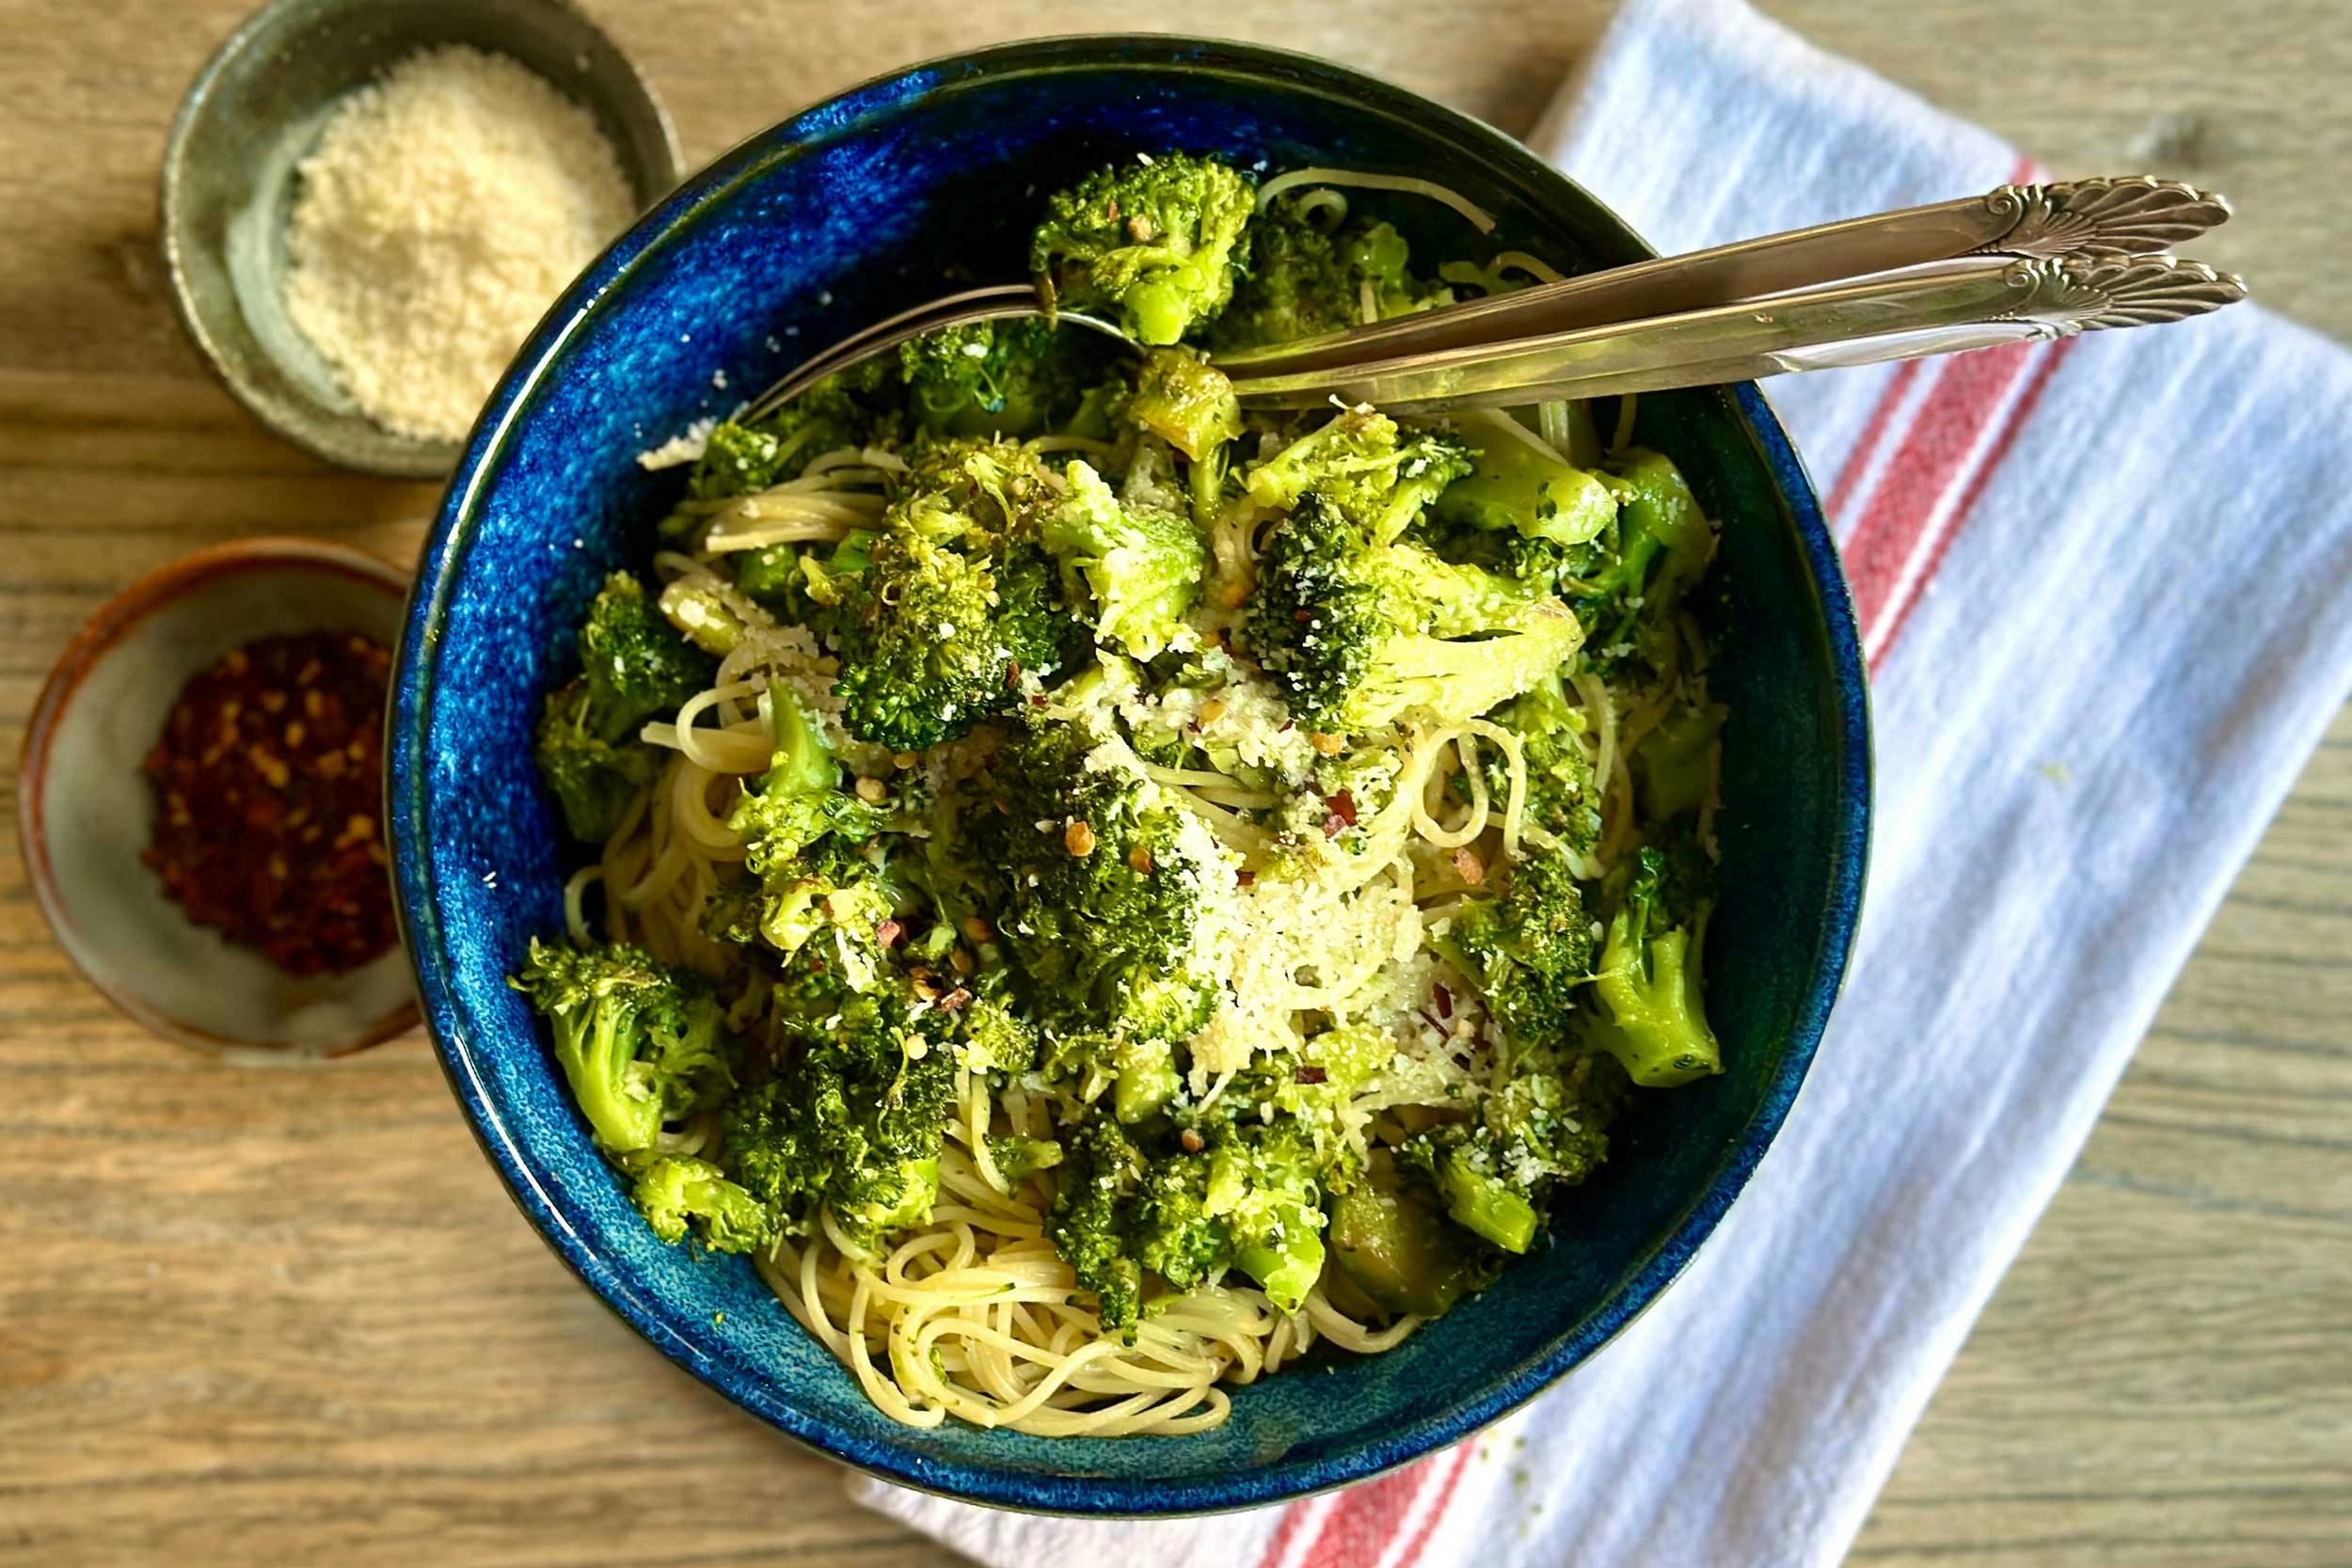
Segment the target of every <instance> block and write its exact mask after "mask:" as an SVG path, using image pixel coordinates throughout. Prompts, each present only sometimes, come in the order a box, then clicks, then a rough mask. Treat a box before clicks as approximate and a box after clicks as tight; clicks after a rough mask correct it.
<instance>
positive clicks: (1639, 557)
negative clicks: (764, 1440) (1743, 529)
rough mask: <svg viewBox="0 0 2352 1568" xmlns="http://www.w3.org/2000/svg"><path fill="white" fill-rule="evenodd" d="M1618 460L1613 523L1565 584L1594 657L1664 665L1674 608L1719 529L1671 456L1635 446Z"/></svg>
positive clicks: (1701, 569)
mask: <svg viewBox="0 0 2352 1568" xmlns="http://www.w3.org/2000/svg"><path fill="white" fill-rule="evenodd" d="M1615 468H1616V471H1615V472H1614V473H1613V475H1611V476H1610V483H1611V484H1612V486H1613V489H1614V491H1615V494H1616V496H1617V498H1618V507H1617V515H1616V518H1615V528H1614V529H1613V531H1610V532H1607V533H1604V534H1602V535H1600V536H1599V537H1598V538H1597V539H1596V540H1595V541H1594V544H1595V546H1597V548H1598V551H1599V555H1598V558H1597V561H1595V562H1593V563H1592V564H1591V565H1590V567H1589V569H1588V571H1587V573H1586V575H1585V576H1584V577H1583V578H1581V580H1579V581H1576V582H1574V583H1571V584H1569V585H1567V593H1568V595H1569V604H1570V607H1571V608H1572V609H1574V610H1575V611H1576V613H1577V617H1578V619H1580V620H1581V621H1582V622H1583V623H1584V626H1585V629H1586V631H1587V633H1588V634H1589V635H1588V641H1589V643H1590V645H1591V647H1592V649H1593V651H1594V654H1595V655H1596V656H1597V657H1600V658H1601V659H1603V660H1604V661H1606V662H1608V663H1617V662H1621V661H1623V660H1625V659H1627V658H1629V657H1630V658H1636V659H1639V660H1641V661H1642V662H1644V663H1645V664H1647V665H1649V666H1651V667H1653V668H1661V667H1663V666H1664V665H1665V663H1666V662H1667V651H1668V650H1669V648H1670V647H1671V644H1672V641H1673V638H1674V636H1675V630H1674V616H1675V612H1676V611H1677V610H1678V609H1679V608H1680V607H1681V603H1682V600H1683V597H1684V595H1685V594H1687V593H1688V592H1689V591H1690V589H1691V587H1692V584H1694V583H1695V582H1697V581H1698V579H1699V578H1700V577H1701V576H1702V575H1703V574H1704V573H1705V572H1706V570H1707V565H1708V562H1709V561H1711V560H1713V559H1714V554H1715V531H1714V529H1713V527H1712V525H1710V524H1709V523H1708V520H1707V516H1706V514H1704V513H1703V512H1701V511H1700V510H1699V504H1698V499H1697V498H1696V497H1694V496H1693V495H1692V493H1691V487H1690V485H1689V483H1686V482H1685V481H1684V479H1683V477H1682V474H1681V471H1680V470H1679V469H1677V467H1675V466H1674V463H1673V462H1672V461H1671V460H1670V459H1668V458H1666V457H1664V456H1662V455H1661V454H1660V453H1658V452H1654V451H1644V450H1641V449H1639V448H1637V449H1635V450H1633V451H1629V452H1628V453H1627V454H1626V455H1625V457H1624V458H1623V459H1621V460H1620V461H1619V462H1618V463H1617V464H1616V465H1615Z"/></svg>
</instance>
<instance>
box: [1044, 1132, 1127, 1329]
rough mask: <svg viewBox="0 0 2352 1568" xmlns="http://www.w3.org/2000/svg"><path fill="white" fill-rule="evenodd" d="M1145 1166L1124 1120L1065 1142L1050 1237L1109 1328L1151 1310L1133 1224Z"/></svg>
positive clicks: (1048, 1230)
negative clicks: (1147, 1307)
mask: <svg viewBox="0 0 2352 1568" xmlns="http://www.w3.org/2000/svg"><path fill="white" fill-rule="evenodd" d="M1142 1178H1143V1162H1142V1159H1141V1157H1140V1156H1138V1155H1137V1154H1136V1146H1135V1145H1134V1143H1132V1142H1131V1141H1129V1139H1128V1137H1127V1133H1126V1132H1125V1130H1124V1129H1122V1128H1121V1127H1120V1125H1119V1123H1118V1122H1116V1121H1114V1120H1112V1119H1111V1118H1110V1117H1089V1119H1087V1120H1086V1121H1084V1122H1081V1123H1080V1124H1079V1125H1078V1127H1077V1128H1076V1129H1075V1130H1074V1131H1073V1132H1071V1133H1070V1135H1069V1136H1068V1137H1066V1138H1065V1139H1064V1140H1063V1142H1062V1163H1061V1166H1060V1168H1059V1169H1058V1170H1057V1172H1056V1173H1055V1188H1054V1210H1053V1214H1052V1216H1051V1218H1050V1219H1049V1220H1048V1222H1047V1225H1046V1231H1045V1233H1046V1235H1047V1237H1048V1238H1049V1239H1051V1240H1052V1242H1053V1243H1054V1250H1055V1251H1056V1252H1057V1253H1059V1254H1060V1255H1061V1260H1062V1261H1063V1262H1065V1263H1067V1264H1069V1265H1070V1269H1071V1272H1072V1273H1073V1274H1074V1275H1077V1278H1078V1284H1079V1285H1080V1286H1081V1287H1082V1288H1084V1289H1086V1290H1089V1291H1093V1292H1094V1294H1095V1297H1096V1299H1097V1301H1098V1303H1099V1306H1098V1308H1097V1309H1098V1310H1099V1311H1100V1313H1101V1314H1102V1319H1103V1326H1104V1327H1105V1328H1110V1329H1122V1328H1126V1327H1129V1326H1130V1325H1132V1324H1133V1323H1135V1321H1136V1317H1137V1315H1138V1314H1139V1312H1140V1311H1141V1309H1142V1306H1143V1265H1142V1264H1141V1263H1140V1262H1139V1261H1137V1260H1136V1257H1135V1247H1134V1242H1133V1240H1132V1237H1131V1236H1130V1233H1129V1232H1130V1227H1129V1224H1128V1219H1129V1211H1130V1209H1131V1206H1132V1205H1131V1199H1132V1197H1133V1196H1134V1193H1135V1191H1136V1186H1137V1185H1138V1184H1139V1183H1140V1182H1141V1180H1142Z"/></svg>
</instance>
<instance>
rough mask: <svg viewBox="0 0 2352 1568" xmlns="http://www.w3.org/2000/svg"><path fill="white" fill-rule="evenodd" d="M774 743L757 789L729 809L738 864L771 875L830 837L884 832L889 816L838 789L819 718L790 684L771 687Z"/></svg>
mask: <svg viewBox="0 0 2352 1568" xmlns="http://www.w3.org/2000/svg"><path fill="white" fill-rule="evenodd" d="M768 697H769V703H770V705H771V711H772V712H773V714H774V722H775V729H776V749H775V753H774V755H773V757H772V759H771V762H770V764H769V768H768V771H767V772H765V773H763V774H762V775H760V780H759V785H758V787H757V788H756V789H747V790H746V791H744V794H743V797H742V799H741V800H738V801H737V802H736V804H735V809H734V810H733V811H732V812H730V813H728V814H727V826H728V828H729V829H731V830H733V832H734V833H735V836H736V837H737V838H738V839H739V840H741V841H742V845H743V857H744V858H743V863H744V864H745V866H747V867H748V868H749V869H750V871H751V873H752V875H753V876H755V877H769V876H771V875H773V874H775V873H777V872H778V871H780V870H781V869H783V868H784V867H786V866H787V865H789V864H791V863H793V862H795V861H796V860H798V859H799V857H800V856H801V854H802V853H803V851H804V850H806V849H807V848H808V847H810V846H811V845H813V844H815V843H817V842H818V840H819V839H822V838H825V837H827V836H828V835H831V836H834V837H838V838H840V839H842V840H843V841H845V842H848V843H851V844H856V843H863V842H864V841H865V840H866V839H869V838H871V837H873V836H874V834H875V833H877V832H881V830H882V825H883V824H884V823H885V822H887V821H888V820H889V819H890V814H889V812H887V811H886V810H884V809H883V808H882V807H881V806H879V805H874V804H869V803H868V802H866V801H865V800H859V799H858V798H857V797H856V796H855V795H853V794H851V793H850V792H849V791H848V790H846V789H843V788H842V787H841V768H840V765H839V764H837V763H836V762H835V761H834V755H833V746H832V743H831V742H830V741H828V740H827V739H826V736H825V727H824V723H823V721H821V720H819V719H818V716H817V715H816V713H815V712H813V711H812V710H811V709H810V707H809V705H808V704H807V703H805V702H804V701H803V700H802V698H801V697H800V696H799V695H798V694H797V693H795V692H794V691H793V690H792V689H790V688H789V687H786V686H781V685H779V686H774V687H771V688H770V689H769V693H768Z"/></svg>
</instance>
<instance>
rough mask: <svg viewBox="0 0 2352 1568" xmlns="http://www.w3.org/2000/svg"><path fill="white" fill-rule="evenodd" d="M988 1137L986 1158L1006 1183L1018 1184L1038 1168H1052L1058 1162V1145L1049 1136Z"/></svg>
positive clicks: (1059, 1158) (1059, 1150)
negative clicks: (991, 1161)
mask: <svg viewBox="0 0 2352 1568" xmlns="http://www.w3.org/2000/svg"><path fill="white" fill-rule="evenodd" d="M987 1137H988V1157H989V1158H990V1159H991V1160H993V1161H994V1162H995V1164H996V1174H997V1175H999V1176H1001V1177H1003V1178H1004V1179H1005V1181H1006V1183H1007V1184H1008V1185H1010V1186H1018V1185H1020V1184H1021V1183H1022V1182H1024V1181H1026V1180H1028V1179H1029V1178H1030V1177H1032V1176H1035V1175H1036V1174H1037V1173H1038V1172H1040V1171H1041V1170H1053V1169H1055V1168H1056V1167H1057V1166H1058V1165H1059V1164H1061V1145H1060V1144H1058V1143H1057V1142H1056V1141H1055V1140H1053V1139H1052V1138H1018V1137H999V1136H998V1135H997V1134H995V1133H993V1132H991V1133H989V1134H987Z"/></svg>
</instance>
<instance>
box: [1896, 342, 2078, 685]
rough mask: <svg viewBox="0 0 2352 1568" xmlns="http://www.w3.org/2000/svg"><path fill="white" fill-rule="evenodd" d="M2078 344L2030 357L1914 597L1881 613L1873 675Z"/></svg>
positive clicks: (2039, 350) (2046, 348)
mask: <svg viewBox="0 0 2352 1568" xmlns="http://www.w3.org/2000/svg"><path fill="white" fill-rule="evenodd" d="M2075 341H2076V340H2074V339H2073V338H2061V339H2059V340H2058V341H2057V342H2054V343H2044V344H2041V345H2039V346H2037V347H2036V348H2035V349H2033V350H2032V351H2031V356H2032V369H2031V370H2030V372H2028V373H2027V376H2026V385H2025V386H2024V388H2021V389H2020V390H2019V392H2018V394H2017V399H2016V401H2015V402H2014V403H2012V404H2010V410H2009V419H2008V420H2007V421H2006V422H2005V423H2004V424H2003V425H2002V426H2001V429H2000V432H1999V434H1998V435H1996V436H1994V438H1993V444H1992V445H1991V446H1990V447H1989V448H1987V449H1986V451H1985V453H1984V460H1983V461H1982V462H1980V463H1979V464H1978V465H1977V466H1976V471H1975V472H1974V473H1973V474H1971V475H1970V476H1969V479H1968V486H1967V488H1966V489H1965V490H1963V491H1962V492H1961V497H1960V499H1959V501H1958V503H1957V504H1955V505H1954V507H1953V508H1952V517H1951V522H1950V524H1949V525H1948V526H1947V527H1946V528H1945V529H1944V530H1943V531H1942V533H1941V536H1940V537H1938V538H1937V539H1936V540H1935V541H1934V542H1933V543H1932V545H1931V546H1930V554H1929V556H1928V559H1927V561H1926V562H1925V564H1924V565H1923V566H1922V567H1921V568H1920V570H1919V571H1918V572H1917V573H1915V575H1914V577H1913V580H1912V585H1911V589H1910V591H1909V592H1908V593H1906V594H1902V595H1901V597H1900V598H1899V599H1898V600H1897V601H1896V602H1894V603H1892V604H1890V605H1888V606H1887V607H1886V608H1885V610H1884V611H1883V615H1884V620H1885V630H1884V631H1883V632H1882V633H1879V634H1878V638H1877V641H1878V652H1877V653H1876V654H1874V655H1873V656H1872V657H1871V659H1870V668H1871V669H1872V670H1873V671H1875V670H1877V668H1878V666H1879V664H1880V663H1881V662H1882V661H1883V659H1884V658H1885V657H1886V652H1887V650H1888V649H1890V648H1892V647H1893V646H1894V645H1895V639H1896V638H1897V637H1899V636H1900V635H1901V633H1902V629H1903V623H1904V622H1906V621H1908V620H1909V619H1910V618H1911V611H1912V610H1913V608H1914V607H1915V606H1916V605H1917V604H1918V602H1919V600H1920V598H1921V597H1922V596H1924V594H1926V592H1927V588H1928V584H1929V583H1930V582H1931V581H1933V580H1934V578H1935V574H1936V572H1937V571H1938V570H1940V569H1941V568H1942V566H1943V564H1944V556H1945V552H1947V550H1949V549H1950V548H1951V547H1952V541H1953V540H1954V539H1956V538H1958V537H1959V536H1960V531H1961V527H1962V525H1963V523H1965V522H1966V521H1967V519H1968V514H1969V513H1970V512H1972V511H1974V510H1975V508H1976V504H1977V498H1978V497H1979V496H1981V495H1982V494H1983V493H1984V487H1985V485H1986V484H1987V483H1991V481H1992V478H1993V475H1994V472H1995V471H1997V470H1998V469H1999V467H2000V466H2001V460H2002V459H2003V458H2005V457H2007V456H2008V455H2009V450H2010V447H2012V446H2014V445H2015V444H2016V441H2017V434H2018V432H2019V431H2021V430H2023V429H2024V428H2025V427H2026V422H2027V421H2028V420H2030V419H2031V418H2032V417H2033V410H2034V404H2038V403H2040V402H2041V401H2042V388H2045V387H2047V386H2048V385H2049V384H2050V377H2051V375H2052V374H2053V373H2054V372H2056V371H2057V370H2058V362H2059V361H2060V360H2062V359H2064V358H2065V357H2066V356H2067V354H2068V353H2069V352H2070V351H2072V350H2073V348H2074V343H2075Z"/></svg>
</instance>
